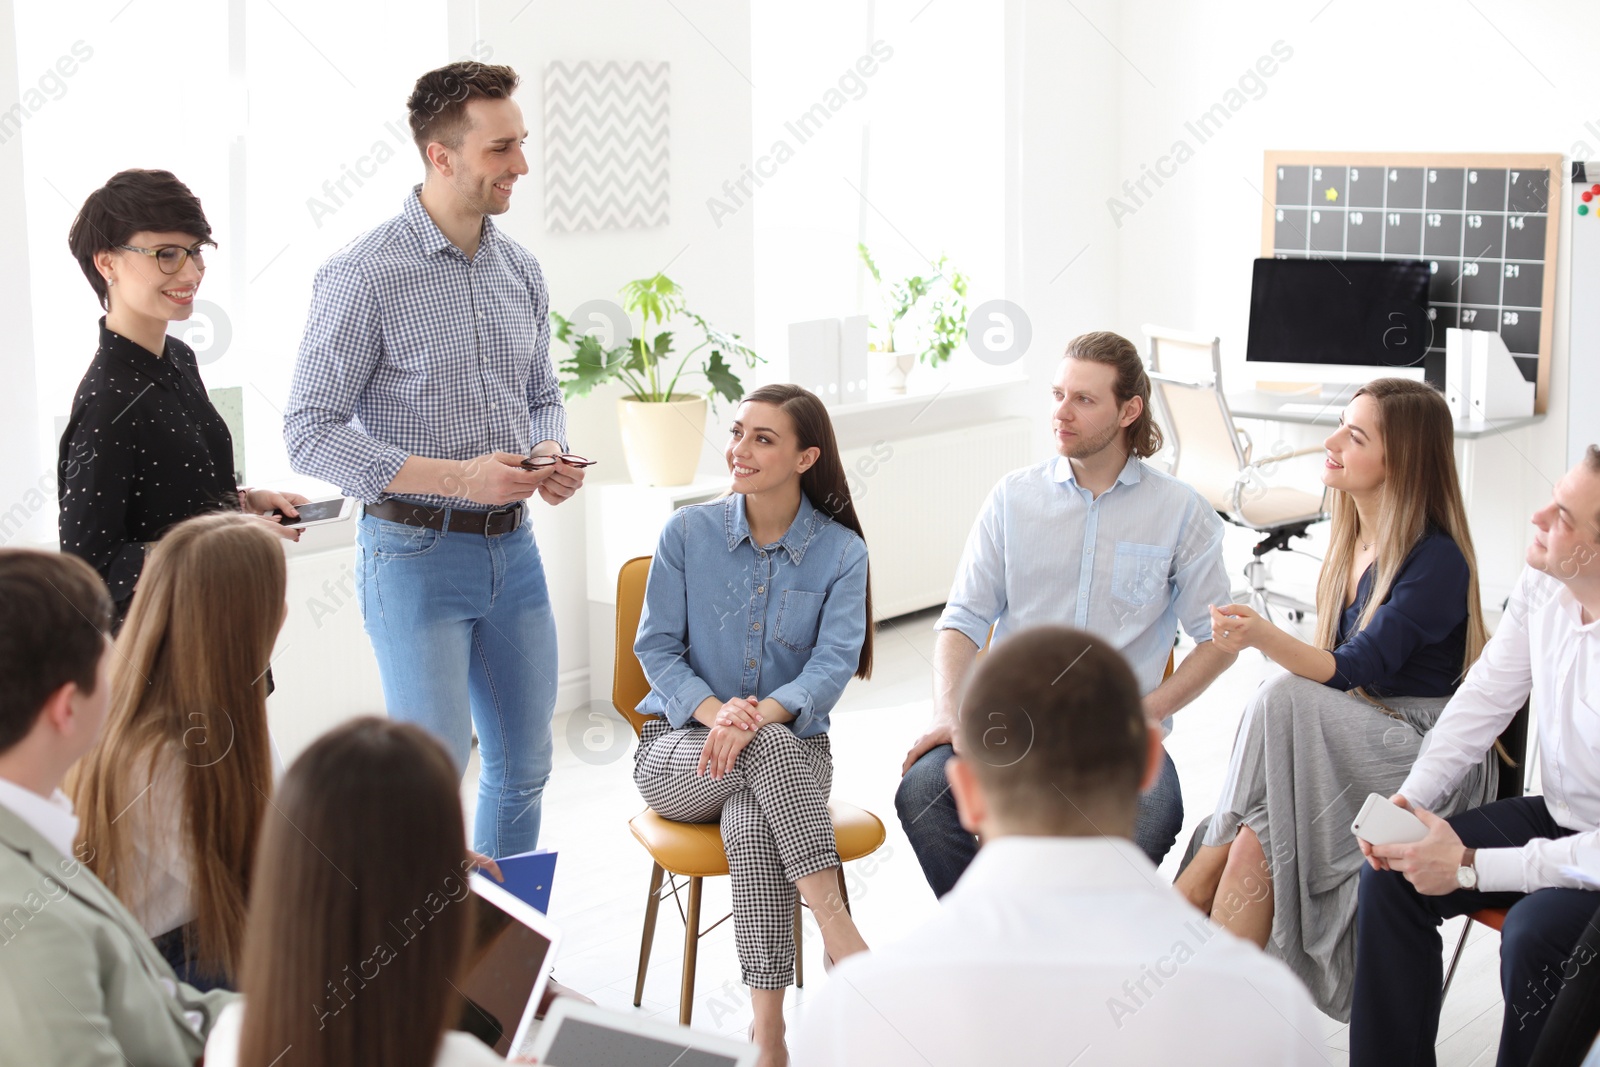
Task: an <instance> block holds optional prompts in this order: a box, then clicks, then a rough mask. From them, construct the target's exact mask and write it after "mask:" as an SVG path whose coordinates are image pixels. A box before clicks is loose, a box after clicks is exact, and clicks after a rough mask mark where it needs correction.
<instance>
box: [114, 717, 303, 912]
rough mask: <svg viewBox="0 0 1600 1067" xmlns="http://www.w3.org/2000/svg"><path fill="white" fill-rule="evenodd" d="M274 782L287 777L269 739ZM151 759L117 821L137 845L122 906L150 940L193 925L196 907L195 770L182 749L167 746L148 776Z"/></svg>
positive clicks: (141, 766)
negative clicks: (191, 803)
mask: <svg viewBox="0 0 1600 1067" xmlns="http://www.w3.org/2000/svg"><path fill="white" fill-rule="evenodd" d="M267 745H268V750H269V755H270V758H271V760H272V780H273V782H274V783H276V782H278V781H279V780H281V779H282V778H283V757H282V756H280V755H279V754H278V745H277V741H276V740H275V739H274V738H273V737H272V735H271V734H268V735H267ZM146 759H147V757H144V756H140V757H138V760H137V763H136V764H135V765H134V766H133V768H132V769H131V770H132V773H131V774H130V775H129V777H128V788H129V789H130V790H131V791H132V792H133V794H134V799H133V801H132V802H131V803H129V804H128V807H127V810H126V811H124V812H123V813H122V814H121V815H120V816H118V819H117V822H118V829H119V830H121V831H122V832H123V833H125V834H127V835H128V838H129V839H130V840H131V841H132V843H133V862H132V864H131V867H132V870H131V871H130V872H129V876H128V877H126V878H124V879H123V884H122V886H121V890H122V894H121V895H122V900H123V903H124V904H126V905H127V906H128V910H129V911H131V912H133V916H134V918H136V919H138V920H139V925H140V926H143V927H144V930H145V933H147V934H149V935H150V936H151V937H159V936H161V935H162V934H164V933H167V932H168V931H171V930H176V929H177V928H178V927H180V926H182V925H184V924H185V923H188V922H192V921H193V920H194V919H195V917H196V916H197V915H198V914H199V911H198V908H197V907H196V905H195V892H194V864H193V862H192V860H191V858H190V856H189V829H188V820H187V819H186V818H185V817H184V800H185V796H184V791H185V789H186V787H187V785H188V773H189V771H190V770H191V769H192V767H191V765H190V764H189V763H188V762H187V761H186V760H185V759H184V757H183V749H182V746H181V745H179V744H177V743H176V742H168V743H166V744H164V745H163V746H162V748H161V750H160V751H159V752H158V753H157V754H156V764H155V773H154V774H151V775H149V776H146V768H147V767H148V766H149V764H148V763H147V762H146Z"/></svg>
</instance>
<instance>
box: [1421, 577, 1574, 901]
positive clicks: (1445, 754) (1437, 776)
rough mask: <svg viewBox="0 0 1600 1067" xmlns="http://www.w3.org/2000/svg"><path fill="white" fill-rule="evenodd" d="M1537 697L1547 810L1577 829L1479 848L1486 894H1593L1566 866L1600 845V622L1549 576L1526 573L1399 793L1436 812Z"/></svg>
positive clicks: (1480, 883)
mask: <svg viewBox="0 0 1600 1067" xmlns="http://www.w3.org/2000/svg"><path fill="white" fill-rule="evenodd" d="M1530 691H1531V694H1532V697H1531V699H1532V705H1533V707H1532V713H1533V715H1534V716H1535V717H1536V721H1537V723H1538V734H1539V759H1540V768H1541V776H1542V778H1543V781H1544V802H1545V806H1546V807H1547V808H1549V810H1550V817H1551V818H1552V819H1554V820H1555V821H1556V822H1557V823H1558V824H1560V825H1561V826H1564V827H1566V828H1567V829H1569V830H1575V831H1577V833H1574V834H1573V835H1571V836H1570V837H1563V838H1558V839H1555V840H1538V841H1530V842H1528V843H1527V844H1526V845H1523V846H1521V847H1520V848H1480V849H1479V850H1478V853H1477V861H1476V866H1477V869H1478V888H1479V889H1482V890H1485V891H1510V892H1514V893H1531V892H1533V891H1534V890H1536V889H1543V888H1546V887H1548V886H1561V887H1565V888H1569V889H1588V888H1592V886H1588V885H1585V884H1584V883H1583V882H1582V881H1581V880H1579V878H1577V877H1575V876H1574V874H1573V873H1570V871H1568V872H1564V871H1563V868H1569V869H1571V868H1581V867H1583V866H1584V865H1585V862H1586V859H1585V857H1586V854H1587V855H1588V856H1591V857H1592V855H1593V852H1594V850H1595V848H1596V847H1597V846H1600V620H1597V621H1593V622H1589V623H1584V621H1583V614H1582V606H1581V605H1580V604H1579V603H1578V601H1577V598H1576V597H1574V596H1573V595H1572V593H1571V591H1569V590H1568V589H1567V587H1566V585H1565V584H1563V583H1562V582H1560V581H1558V580H1557V579H1555V578H1552V577H1550V576H1549V575H1548V574H1545V573H1544V572H1543V571H1538V570H1534V569H1533V568H1532V567H1527V568H1524V569H1523V572H1522V577H1521V578H1520V579H1519V580H1518V581H1517V587H1516V589H1515V590H1514V591H1513V592H1512V594H1511V602H1510V603H1509V604H1508V605H1507V607H1506V612H1505V616H1504V617H1503V618H1502V619H1501V621H1500V628H1499V629H1498V630H1496V631H1495V635H1494V637H1492V638H1491V639H1490V640H1489V643H1488V644H1487V645H1486V646H1484V649H1483V655H1481V656H1479V657H1478V662H1476V663H1474V664H1473V665H1472V669H1471V670H1470V671H1468V672H1467V677H1466V680H1465V681H1463V682H1462V683H1461V688H1460V689H1458V690H1457V691H1456V695H1455V696H1453V697H1451V698H1450V703H1449V704H1447V705H1445V709H1444V712H1443V713H1442V714H1441V715H1440V716H1439V721H1438V722H1437V723H1435V724H1434V727H1433V730H1432V731H1431V732H1430V737H1431V739H1432V740H1431V741H1430V743H1429V745H1428V750H1427V752H1425V753H1423V755H1422V756H1421V758H1419V759H1418V760H1417V762H1416V763H1415V764H1414V765H1413V766H1412V768H1411V773H1410V774H1409V775H1407V776H1406V780H1405V783H1404V784H1403V785H1401V786H1400V792H1401V793H1402V794H1403V795H1404V796H1405V798H1406V799H1407V800H1409V801H1411V803H1413V804H1415V805H1418V806H1420V807H1423V808H1427V809H1428V810H1430V811H1431V810H1432V809H1433V807H1434V805H1435V804H1437V803H1438V802H1439V799H1440V798H1441V797H1443V796H1444V795H1445V794H1446V793H1448V792H1449V791H1450V790H1451V789H1452V788H1454V787H1455V785H1456V783H1457V782H1459V781H1460V780H1461V776H1462V775H1463V774H1465V773H1466V771H1467V769H1468V768H1469V767H1470V766H1474V765H1476V764H1477V763H1478V762H1479V761H1481V760H1482V759H1483V755H1484V753H1485V752H1488V751H1489V747H1490V746H1491V745H1493V744H1494V741H1495V738H1497V737H1499V736H1500V732H1501V731H1502V730H1504V729H1505V728H1506V726H1507V725H1508V724H1509V723H1510V722H1511V720H1512V719H1513V718H1514V717H1515V716H1516V714H1517V710H1518V709H1519V708H1521V707H1522V702H1523V701H1524V700H1527V699H1529V694H1530ZM1510 773H1515V774H1521V773H1522V769H1521V768H1517V769H1516V770H1515V771H1512V772H1510ZM1590 862H1592V861H1590Z"/></svg>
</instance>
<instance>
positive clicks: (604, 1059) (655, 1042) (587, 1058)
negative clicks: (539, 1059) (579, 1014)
mask: <svg viewBox="0 0 1600 1067" xmlns="http://www.w3.org/2000/svg"><path fill="white" fill-rule="evenodd" d="M544 1062H545V1063H548V1064H550V1065H551V1067H591V1065H593V1067H600V1065H601V1064H605V1065H606V1067H669V1065H670V1067H738V1063H739V1060H738V1059H737V1058H736V1057H734V1056H728V1055H724V1054H722V1053H720V1052H705V1051H701V1050H697V1049H686V1048H685V1047H684V1046H683V1045H682V1044H681V1043H679V1042H675V1041H668V1040H665V1039H663V1038H658V1037H655V1036H654V1035H645V1034H636V1033H632V1032H630V1031H627V1030H616V1029H613V1028H611V1027H609V1026H602V1025H599V1024H596V1023H593V1022H590V1021H588V1020H587V1019H575V1018H571V1017H568V1018H566V1019H563V1020H562V1021H561V1029H560V1030H558V1031H557V1032H556V1035H555V1040H553V1041H552V1042H551V1043H550V1047H549V1049H547V1050H546V1051H545V1054H544Z"/></svg>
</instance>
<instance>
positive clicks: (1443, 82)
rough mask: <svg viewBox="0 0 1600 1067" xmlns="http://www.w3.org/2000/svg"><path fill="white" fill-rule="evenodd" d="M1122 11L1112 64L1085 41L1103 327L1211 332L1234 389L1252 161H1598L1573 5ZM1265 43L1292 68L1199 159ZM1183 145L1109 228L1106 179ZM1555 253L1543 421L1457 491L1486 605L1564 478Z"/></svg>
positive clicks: (1158, 0)
mask: <svg viewBox="0 0 1600 1067" xmlns="http://www.w3.org/2000/svg"><path fill="white" fill-rule="evenodd" d="M1119 14H1120V17H1119V18H1118V19H1117V20H1115V21H1108V23H1102V24H1101V28H1102V29H1104V30H1106V32H1107V34H1108V35H1109V36H1110V37H1111V38H1112V39H1113V40H1114V41H1115V42H1116V45H1117V47H1118V48H1119V49H1120V50H1121V51H1122V53H1123V54H1124V55H1125V56H1126V59H1125V60H1124V59H1120V58H1117V56H1116V55H1115V53H1113V52H1111V49H1110V47H1109V46H1107V45H1106V44H1105V42H1103V41H1100V42H1099V47H1100V48H1101V50H1103V51H1104V52H1105V54H1107V55H1109V56H1110V57H1111V59H1112V62H1113V63H1114V64H1115V71H1116V82H1117V85H1116V94H1117V97H1118V99H1119V105H1118V107H1117V109H1116V114H1117V117H1116V122H1117V125H1118V126H1119V127H1120V130H1121V140H1120V144H1119V145H1118V146H1117V150H1116V159H1117V164H1116V167H1115V174H1113V175H1108V176H1105V180H1102V181H1100V182H1098V184H1097V185H1096V186H1095V187H1094V188H1091V189H1088V190H1085V191H1084V193H1085V196H1086V198H1087V202H1086V203H1085V204H1084V205H1083V206H1084V207H1085V208H1086V209H1087V210H1089V211H1090V212H1091V213H1096V212H1097V213H1098V214H1099V219H1098V221H1097V225H1096V227H1095V230H1094V232H1095V235H1096V238H1097V239H1100V238H1102V237H1103V239H1105V240H1108V241H1114V242H1116V244H1117V246H1118V248H1119V250H1120V256H1119V259H1118V262H1117V267H1116V270H1117V275H1116V278H1117V284H1116V290H1117V295H1116V300H1115V304H1114V311H1113V318H1112V320H1111V325H1113V326H1114V328H1116V329H1118V330H1120V331H1122V332H1124V333H1126V334H1127V335H1128V336H1130V337H1138V336H1139V334H1138V330H1139V327H1140V324H1141V323H1145V322H1157V323H1161V324H1164V325H1170V326H1176V327H1184V328H1192V329H1197V330H1204V331H1206V332H1214V333H1216V334H1218V335H1220V336H1221V338H1222V343H1223V353H1224V360H1225V367H1224V373H1225V374H1226V375H1229V376H1231V378H1232V380H1233V381H1236V382H1238V381H1248V380H1251V375H1250V374H1249V373H1248V372H1247V370H1246V368H1245V365H1244V363H1243V356H1244V352H1243V349H1244V337H1245V327H1246V320H1247V317H1248V308H1249V295H1250V261H1251V260H1252V259H1253V258H1254V257H1255V256H1256V255H1258V250H1259V248H1260V236H1261V222H1260V219H1261V199H1260V196H1259V193H1258V190H1260V189H1261V188H1262V153H1263V152H1264V151H1266V150H1269V149H1311V150H1315V149H1328V150H1376V151H1406V150H1410V151H1439V152H1468V151H1485V152H1511V151H1519V152H1562V153H1566V154H1568V155H1569V156H1570V155H1571V154H1573V153H1574V152H1577V153H1578V154H1579V155H1580V156H1581V155H1585V154H1587V155H1591V156H1592V155H1596V154H1600V136H1597V135H1596V133H1597V131H1600V101H1597V98H1596V97H1595V94H1594V92H1593V89H1592V85H1593V81H1592V76H1591V63H1592V59H1591V57H1592V56H1593V55H1594V53H1595V51H1596V49H1597V47H1600V23H1597V22H1596V20H1595V19H1594V18H1593V14H1594V7H1593V5H1592V4H1591V3H1584V2H1581V0H1543V2H1518V3H1509V2H1505V0H1500V2H1487V0H1485V2H1480V3H1478V4H1477V5H1476V6H1474V5H1467V4H1459V3H1455V2H1443V0H1426V2H1411V3H1403V4H1396V3H1392V2H1386V0H1336V2H1334V3H1331V4H1327V3H1325V0H1307V2H1304V3H1299V2H1297V3H1282V2H1277V3H1269V2H1265V0H1191V2H1188V3H1184V4H1172V3H1168V2H1164V0H1125V2H1124V3H1122V4H1121V5H1120V8H1119ZM1277 41H1282V42H1284V44H1285V45H1286V46H1287V47H1288V48H1290V49H1292V50H1293V55H1292V57H1291V58H1290V59H1289V60H1288V61H1287V62H1283V63H1280V64H1278V68H1277V70H1276V72H1275V73H1274V74H1273V75H1272V76H1271V77H1270V78H1267V79H1264V81H1265V86H1266V88H1265V92H1264V94H1262V95H1260V98H1259V99H1252V100H1250V101H1249V102H1248V103H1247V104H1246V105H1245V106H1244V107H1242V108H1241V109H1240V110H1239V111H1238V112H1237V113H1235V114H1234V115H1233V117H1232V118H1231V119H1230V120H1229V121H1228V123H1227V125H1226V126H1225V127H1224V128H1223V129H1222V130H1221V131H1220V132H1219V133H1217V134H1216V135H1214V136H1213V137H1212V138H1210V139H1209V140H1208V141H1207V142H1206V143H1204V144H1197V143H1196V142H1195V139H1194V138H1193V137H1192V136H1191V135H1189V134H1188V133H1187V132H1186V131H1185V130H1184V122H1185V121H1186V120H1189V119H1192V118H1194V117H1195V116H1197V115H1198V114H1200V113H1201V112H1203V111H1204V110H1205V109H1206V108H1208V107H1210V106H1211V105H1212V104H1213V103H1215V102H1217V101H1218V100H1219V98H1220V97H1221V96H1222V94H1223V93H1224V92H1225V91H1227V90H1228V89H1230V88H1233V87H1235V86H1236V85H1237V84H1238V79H1239V77H1240V76H1241V75H1242V74H1243V73H1244V72H1245V71H1246V70H1247V69H1249V68H1251V67H1252V66H1253V65H1254V64H1255V63H1256V61H1257V59H1258V58H1259V57H1260V56H1262V55H1264V54H1267V53H1268V52H1269V51H1270V49H1271V47H1272V46H1273V44H1274V42H1277ZM1147 79H1148V80H1147ZM1068 106H1073V105H1068ZM1587 123H1592V124H1593V127H1592V128H1586V124H1587ZM1179 138H1184V139H1186V140H1188V141H1189V142H1190V145H1191V147H1193V148H1194V156H1193V158H1191V159H1189V160H1188V161H1187V162H1185V163H1184V164H1182V166H1180V167H1179V168H1178V172H1177V174H1176V176H1175V177H1173V178H1171V179H1169V180H1167V181H1166V183H1165V184H1164V185H1163V186H1162V187H1160V188H1159V189H1156V190H1155V191H1154V195H1153V196H1151V197H1149V198H1148V199H1146V200H1145V203H1144V204H1143V205H1142V206H1139V207H1138V208H1137V210H1136V212H1135V213H1134V214H1133V215H1128V216H1123V217H1122V219H1121V223H1122V225H1121V227H1120V228H1118V227H1117V226H1116V225H1115V224H1114V222H1113V221H1112V218H1111V213H1110V212H1109V211H1108V210H1107V208H1106V205H1105V201H1106V200H1107V199H1108V198H1110V197H1113V196H1119V197H1120V196H1123V195H1124V194H1123V190H1122V188H1121V185H1122V182H1123V181H1124V180H1126V179H1136V178H1138V176H1139V175H1140V173H1141V166H1142V165H1153V164H1154V163H1155V162H1156V160H1157V158H1158V157H1160V156H1162V155H1165V154H1167V153H1169V152H1170V151H1171V150H1172V146H1173V142H1174V141H1175V140H1177V139H1179ZM1582 142H1587V145H1586V146H1585V145H1584V144H1583V143H1582ZM1102 170H1103V168H1102ZM1562 177H1563V179H1564V178H1565V175H1564V174H1563V175H1562ZM1567 229H1570V226H1565V227H1564V231H1565V230H1567ZM1562 236H1563V238H1565V237H1566V233H1565V232H1563V235H1562ZM1562 244H1563V251H1562V254H1561V257H1560V265H1559V271H1558V275H1557V289H1556V292H1557V301H1558V307H1557V318H1556V324H1555V340H1554V354H1553V362H1552V366H1551V378H1550V397H1551V404H1550V410H1549V414H1548V415H1547V416H1546V417H1545V419H1544V421H1543V422H1542V423H1541V424H1539V425H1538V426H1536V427H1534V428H1532V429H1528V430H1521V431H1514V432H1512V433H1509V434H1505V435H1503V436H1501V437H1497V438H1491V439H1486V440H1485V441H1483V442H1481V443H1480V444H1478V445H1477V446H1476V453H1475V456H1474V457H1473V462H1474V468H1473V469H1474V474H1473V477H1472V483H1473V484H1469V485H1468V486H1467V489H1468V492H1469V494H1470V495H1471V497H1472V501H1473V507H1472V509H1471V511H1472V513H1471V521H1472V527H1473V535H1474V540H1475V542H1476V546H1477V551H1478V559H1479V562H1480V567H1481V570H1482V577H1483V583H1484V598H1485V601H1486V602H1488V601H1490V600H1491V599H1493V600H1498V599H1499V598H1500V597H1502V596H1504V595H1505V594H1506V593H1507V592H1509V587H1510V584H1511V583H1512V582H1513V581H1514V579H1515V576H1516V573H1517V570H1518V569H1519V567H1520V562H1521V559H1522V553H1523V550H1524V549H1525V547H1526V544H1527V539H1528V535H1529V533H1530V532H1531V527H1530V526H1529V525H1528V523H1527V518H1528V516H1529V515H1530V514H1531V513H1532V512H1533V510H1534V509H1535V507H1537V506H1540V505H1542V504H1543V503H1544V502H1545V501H1546V500H1547V499H1548V498H1549V491H1550V487H1551V485H1552V483H1553V482H1554V481H1555V479H1557V478H1558V477H1560V475H1561V474H1562V473H1563V472H1564V471H1565V469H1566V466H1567V460H1566V443H1565V435H1566V385H1567V364H1568V358H1569V356H1568V351H1567V310H1566V300H1567V290H1566V287H1567V275H1568V263H1567V256H1566V252H1565V241H1564V240H1563V242H1562ZM1590 295H1592V294H1590ZM1581 355H1582V358H1589V359H1593V358H1595V354H1594V353H1586V354H1581ZM1596 427H1597V430H1600V419H1597V421H1596ZM1286 436H1293V438H1294V442H1295V443H1296V444H1298V443H1301V441H1302V439H1303V440H1304V441H1305V442H1306V443H1310V442H1313V441H1315V440H1316V439H1317V435H1316V434H1315V433H1306V432H1301V433H1299V434H1294V433H1292V432H1291V433H1290V434H1286ZM1595 436H1600V433H1597V434H1596V435H1595ZM1261 443H1262V444H1265V445H1268V446H1270V442H1261ZM1458 454H1460V452H1459V450H1458Z"/></svg>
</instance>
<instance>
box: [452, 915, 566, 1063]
mask: <svg viewBox="0 0 1600 1067" xmlns="http://www.w3.org/2000/svg"><path fill="white" fill-rule="evenodd" d="M473 904H474V911H475V919H474V926H475V927H476V929H475V936H474V938H473V946H474V947H473V949H472V951H471V953H470V954H469V955H468V957H467V975H466V978H465V979H463V980H462V981H461V982H460V983H459V986H460V989H461V993H462V995H463V996H464V997H466V1000H467V1003H466V1004H465V1005H464V1008H463V1013H462V1022H461V1029H463V1030H465V1031H467V1032H468V1033H470V1034H472V1035H473V1036H474V1037H476V1038H478V1039H479V1040H480V1041H482V1042H483V1043H484V1044H486V1045H489V1046H490V1047H492V1048H493V1049H494V1050H495V1051H496V1052H498V1053H499V1054H500V1055H502V1056H504V1055H507V1054H508V1053H509V1052H510V1049H511V1040H512V1038H513V1037H514V1036H515V1035H516V1032H517V1028H518V1026H519V1025H520V1024H521V1022H522V1017H523V1014H524V1013H525V1012H526V1011H527V1009H528V1001H529V1000H530V999H531V998H532V997H533V993H534V988H535V986H538V985H539V979H540V977H541V976H542V975H543V974H544V971H545V969H546V967H547V966H548V963H549V955H550V941H549V940H548V939H547V938H545V936H544V935H543V934H540V933H539V932H538V931H537V930H534V929H533V928H531V927H529V926H526V925H524V924H523V923H522V921H521V920H519V919H517V918H516V917H515V916H513V915H511V914H510V913H508V912H506V911H504V910H502V909H501V908H500V907H499V906H498V905H497V904H496V903H495V902H493V901H491V900H489V899H488V898H487V897H486V896H485V895H483V894H481V893H480V894H477V895H476V899H475V900H474V901H473ZM540 988H542V986H541V987H540Z"/></svg>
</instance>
